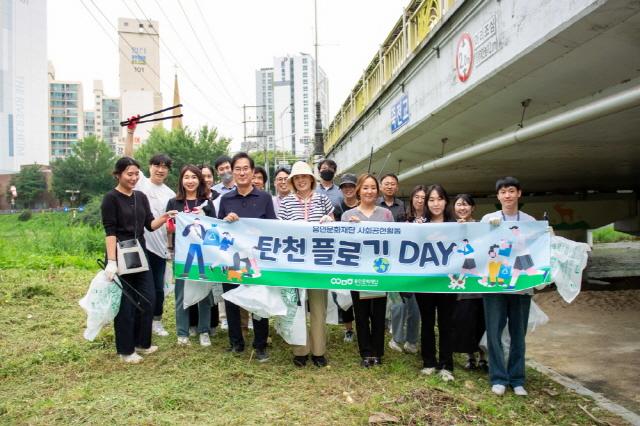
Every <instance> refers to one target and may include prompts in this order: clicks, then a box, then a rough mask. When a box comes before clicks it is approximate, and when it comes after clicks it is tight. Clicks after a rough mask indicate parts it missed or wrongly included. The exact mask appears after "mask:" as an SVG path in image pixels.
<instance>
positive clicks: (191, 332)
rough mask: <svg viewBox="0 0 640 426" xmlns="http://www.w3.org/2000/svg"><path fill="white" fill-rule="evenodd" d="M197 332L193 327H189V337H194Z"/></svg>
mask: <svg viewBox="0 0 640 426" xmlns="http://www.w3.org/2000/svg"><path fill="white" fill-rule="evenodd" d="M197 335H198V330H197V329H196V328H195V327H189V337H196V336H197Z"/></svg>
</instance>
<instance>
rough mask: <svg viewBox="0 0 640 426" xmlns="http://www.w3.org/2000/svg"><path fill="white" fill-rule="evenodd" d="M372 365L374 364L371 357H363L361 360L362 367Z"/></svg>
mask: <svg viewBox="0 0 640 426" xmlns="http://www.w3.org/2000/svg"><path fill="white" fill-rule="evenodd" d="M371 366H373V363H372V362H371V358H370V357H365V358H362V361H360V367H364V368H369V367H371Z"/></svg>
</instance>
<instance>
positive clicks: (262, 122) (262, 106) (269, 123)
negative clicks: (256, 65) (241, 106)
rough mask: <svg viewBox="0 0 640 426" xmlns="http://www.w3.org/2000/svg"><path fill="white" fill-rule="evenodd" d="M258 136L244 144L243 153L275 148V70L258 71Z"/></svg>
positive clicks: (256, 108) (256, 126)
mask: <svg viewBox="0 0 640 426" xmlns="http://www.w3.org/2000/svg"><path fill="white" fill-rule="evenodd" d="M254 108H255V118H256V125H255V128H256V134H255V138H252V139H251V140H247V143H246V144H243V147H242V150H243V151H252V150H254V149H258V150H260V149H264V147H265V145H264V144H265V143H266V144H267V149H268V150H270V151H272V150H273V149H274V148H275V145H274V139H275V137H274V135H275V133H274V132H275V126H274V120H273V68H261V69H259V70H258V71H256V105H255V106H254Z"/></svg>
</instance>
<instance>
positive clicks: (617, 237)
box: [593, 225, 640, 243]
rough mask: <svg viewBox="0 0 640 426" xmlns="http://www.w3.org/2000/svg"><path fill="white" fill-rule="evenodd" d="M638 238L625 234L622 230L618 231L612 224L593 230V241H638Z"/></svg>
mask: <svg viewBox="0 0 640 426" xmlns="http://www.w3.org/2000/svg"><path fill="white" fill-rule="evenodd" d="M638 240H640V238H638V237H636V236H634V235H630V234H626V233H624V232H618V231H616V230H614V229H613V225H607V226H603V227H602V228H598V229H595V230H594V231H593V242H594V243H617V242H620V241H638Z"/></svg>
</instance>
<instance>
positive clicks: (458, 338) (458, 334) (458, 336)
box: [453, 194, 488, 371]
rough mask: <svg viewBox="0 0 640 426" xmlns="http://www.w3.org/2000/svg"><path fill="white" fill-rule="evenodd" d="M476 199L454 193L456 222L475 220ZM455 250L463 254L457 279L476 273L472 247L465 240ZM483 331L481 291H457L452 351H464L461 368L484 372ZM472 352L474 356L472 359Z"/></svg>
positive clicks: (485, 367) (485, 368)
mask: <svg viewBox="0 0 640 426" xmlns="http://www.w3.org/2000/svg"><path fill="white" fill-rule="evenodd" d="M475 207H476V202H475V201H474V200H473V197H471V195H469V194H458V195H456V196H455V197H454V199H453V212H454V215H455V217H456V220H457V221H458V223H469V222H475V221H476V220H475V219H474V217H473V212H474V210H475ZM457 251H458V253H461V254H462V255H464V263H463V264H462V273H461V274H460V276H459V277H458V279H463V277H464V275H465V274H467V275H468V274H469V273H472V274H474V275H477V271H476V261H475V259H474V253H475V250H474V248H473V247H472V246H471V245H470V244H469V241H468V240H463V241H462V245H461V248H459V249H458V250H457ZM484 332H485V324H484V306H483V303H482V294H480V293H461V294H458V301H457V303H456V308H455V311H454V314H453V336H454V338H453V350H454V352H458V353H466V354H467V362H466V363H465V366H464V368H466V369H467V370H473V369H476V368H480V369H481V370H484V371H487V370H488V366H487V361H486V359H485V356H484V352H483V351H482V349H480V346H479V344H480V339H482V335H483V334H484ZM476 352H477V353H478V358H477V359H476Z"/></svg>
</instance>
